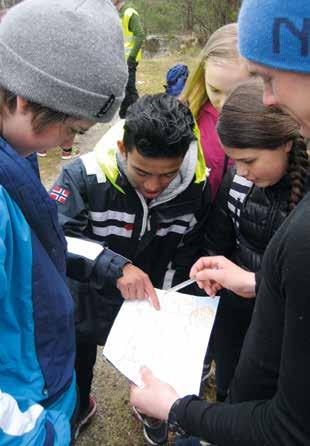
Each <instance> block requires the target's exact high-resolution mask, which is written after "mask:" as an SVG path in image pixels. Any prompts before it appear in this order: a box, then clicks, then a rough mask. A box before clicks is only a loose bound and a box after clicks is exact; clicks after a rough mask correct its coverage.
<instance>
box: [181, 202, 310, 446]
mask: <svg viewBox="0 0 310 446" xmlns="http://www.w3.org/2000/svg"><path fill="white" fill-rule="evenodd" d="M309 221H310V198H308V199H307V200H306V201H305V199H304V200H303V201H302V202H301V203H300V205H299V206H298V207H297V208H296V210H295V211H294V213H293V215H291V216H290V217H288V219H287V220H286V221H285V222H284V224H283V225H282V226H281V228H280V229H279V230H278V232H277V233H276V235H275V236H274V237H273V239H272V240H271V242H270V244H269V246H268V248H267V250H266V253H265V256H264V260H263V267H262V279H261V283H260V286H259V290H258V295H257V300H256V307H255V311H254V314H253V319H252V323H251V326H250V328H249V330H248V333H247V336H246V338H245V343H244V346H243V350H242V353H241V358H240V362H239V364H238V367H237V371H236V375H235V379H234V380H233V383H232V386H231V394H232V395H233V393H234V392H233V389H234V388H235V389H236V388H237V389H238V391H237V394H235V396H231V397H230V398H231V399H232V400H235V401H238V402H236V403H233V402H232V404H226V403H208V402H205V401H201V400H192V399H190V400H188V399H186V398H185V399H184V400H183V401H182V402H181V403H183V404H180V405H179V407H178V421H179V423H180V424H181V426H182V427H183V428H184V429H185V430H186V431H187V432H189V433H190V434H192V435H196V436H199V437H202V438H204V439H206V440H207V441H209V442H211V443H214V444H216V445H218V446H226V445H227V446H262V445H268V446H279V445H281V446H293V445H294V446H295V445H296V446H297V445H298V446H307V445H309V444H310V424H309V376H310V347H309V346H310V299H309V290H310V275H309V273H308V264H309V258H310V231H309ZM236 378H237V379H236ZM234 383H235V385H234ZM238 392H239V393H238ZM268 394H269V397H267V396H268ZM259 397H260V398H259Z"/></svg>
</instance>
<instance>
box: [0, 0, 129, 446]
mask: <svg viewBox="0 0 310 446" xmlns="http://www.w3.org/2000/svg"><path fill="white" fill-rule="evenodd" d="M126 81H127V66H126V62H125V58H124V50H123V38H122V31H121V28H120V25H119V19H118V16H117V13H116V11H115V9H114V7H113V5H112V3H111V2H110V1H109V0H65V1H64V0H48V1H45V0H25V1H24V2H22V3H20V4H19V5H17V6H15V7H13V8H12V9H10V10H9V11H8V13H7V14H6V15H5V16H4V18H3V20H2V22H1V25H0V130H1V135H0V213H1V219H0V283H1V286H0V302H1V313H0V314H1V315H0V327H1V339H2V342H1V346H0V358H1V360H0V399H1V404H0V444H10V445H12V446H15V445H16V446H17V445H18V446H20V445H26V444H27V445H29V446H34V445H36V446H37V445H50V446H68V445H69V444H71V442H72V441H73V438H74V431H75V428H76V419H77V411H78V408H77V395H76V379H75V373H74V361H75V328H74V308H73V302H72V298H71V296H70V293H69V291H68V288H67V285H66V260H67V259H66V257H67V256H66V242H65V239H64V236H63V233H62V230H61V228H60V227H59V225H58V219H57V210H56V206H55V203H53V202H52V200H50V198H49V196H48V194H47V192H46V191H45V189H44V187H43V185H42V184H41V182H40V179H39V175H38V171H37V163H36V156H35V154H34V152H36V151H39V150H42V149H48V150H49V149H51V148H53V147H56V146H57V145H68V146H69V145H72V142H73V139H74V136H75V135H76V133H80V132H85V131H86V130H87V129H88V128H90V127H91V126H92V125H93V124H94V123H95V122H108V121H109V120H110V119H111V118H112V116H113V115H114V113H115V112H116V110H117V109H118V107H119V105H120V103H121V101H122V98H123V91H124V88H125V85H126ZM32 154H34V156H31V155H32ZM58 192H59V196H58V199H59V200H66V198H67V195H68V193H67V191H66V190H60V191H58ZM69 261H70V257H69ZM70 264H71V265H73V268H72V271H71V276H72V277H74V274H75V268H74V255H73V256H72V259H71V263H70ZM79 278H80V279H81V277H79Z"/></svg>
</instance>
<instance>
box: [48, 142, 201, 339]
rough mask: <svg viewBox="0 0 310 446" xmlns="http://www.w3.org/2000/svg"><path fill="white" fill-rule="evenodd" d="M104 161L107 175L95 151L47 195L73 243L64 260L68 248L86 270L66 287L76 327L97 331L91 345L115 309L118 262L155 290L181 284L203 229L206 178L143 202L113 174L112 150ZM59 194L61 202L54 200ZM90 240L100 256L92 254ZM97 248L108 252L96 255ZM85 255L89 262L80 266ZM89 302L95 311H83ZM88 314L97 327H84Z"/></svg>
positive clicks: (120, 176) (102, 334)
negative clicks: (132, 267) (160, 199)
mask: <svg viewBox="0 0 310 446" xmlns="http://www.w3.org/2000/svg"><path fill="white" fill-rule="evenodd" d="M107 155H108V156H109V162H107V165H108V166H109V169H110V170H109V172H104V171H103V170H102V168H101V167H100V165H99V164H98V160H97V158H96V154H95V152H91V153H88V154H86V155H84V156H82V157H81V158H79V159H77V160H75V161H74V162H72V163H70V164H69V165H67V166H66V167H65V168H64V169H63V171H62V173H61V175H60V177H59V178H58V179H57V181H56V183H55V185H54V186H53V188H52V192H51V193H53V190H54V191H58V195H57V194H56V192H55V197H56V198H54V199H55V201H56V204H57V206H58V214H59V220H60V223H61V225H62V226H63V228H64V231H65V234H66V236H67V237H68V236H69V237H72V238H73V239H74V243H73V242H72V239H69V247H68V248H69V251H70V252H71V256H72V250H73V251H74V250H75V253H76V256H78V257H79V258H80V267H81V269H85V268H86V269H88V270H89V274H88V277H89V280H88V281H86V282H85V283H80V282H79V283H77V282H75V283H73V282H72V284H71V285H72V290H73V294H74V296H75V298H76V301H77V306H78V307H77V319H78V327H77V328H78V331H79V329H80V331H81V332H82V333H84V334H85V333H86V334H87V333H89V332H92V331H93V327H94V326H96V333H95V334H94V338H95V341H96V342H98V343H103V342H104V341H105V337H106V335H107V333H108V331H109V329H110V327H111V324H112V323H113V320H114V318H115V316H116V313H117V311H118V310H119V307H120V305H121V303H122V298H121V295H120V293H119V291H118V289H117V288H116V287H115V283H116V280H117V279H118V278H119V277H120V276H121V274H122V273H121V271H122V268H123V266H124V264H125V263H126V262H128V260H129V261H131V262H132V263H133V264H134V265H136V266H138V267H139V268H141V269H142V270H143V271H145V272H146V273H147V274H149V276H150V279H151V281H152V283H153V285H154V286H155V287H158V288H167V287H170V286H172V285H173V284H176V283H178V282H180V281H182V280H185V279H186V278H188V275H189V270H190V267H191V266H192V264H193V262H194V261H195V260H196V259H197V258H198V256H199V255H200V254H201V249H202V241H203V232H204V231H203V229H202V227H203V226H204V221H205V218H206V215H207V213H208V207H209V204H210V197H209V191H208V190H207V188H206V187H205V185H206V176H205V177H204V178H200V181H197V175H196V174H195V173H194V171H193V173H192V177H191V180H190V181H189V182H188V186H187V187H186V188H185V189H184V190H182V192H180V193H179V194H177V195H175V194H172V196H171V198H170V199H169V197H168V198H167V200H165V201H164V202H159V203H158V204H157V203H156V202H155V200H154V203H152V202H151V203H150V204H147V203H146V201H145V200H144V198H143V197H142V196H141V194H139V193H137V191H136V190H135V189H134V188H133V187H132V186H131V185H130V183H129V182H128V180H127V178H126V176H125V175H124V174H123V173H122V172H121V171H120V170H119V167H118V165H117V162H116V157H115V152H113V150H112V151H110V152H108V151H107ZM196 157H197V155H196ZM184 161H185V160H184ZM194 166H195V165H194ZM194 170H195V167H194ZM61 190H63V191H65V192H63V195H65V199H64V198H61V200H60V201H59V199H57V198H58V197H59V191H61ZM82 242H83V246H82V244H81V243H82ZM94 242H96V243H95V244H97V246H98V244H99V246H100V247H101V251H96V249H94V248H93V245H94ZM78 243H80V248H79V246H78ZM103 245H104V246H108V247H109V249H106V248H105V249H103V251H102V246H103ZM87 255H89V256H91V255H92V257H93V260H92V261H88V262H86V261H85V257H86V256H87ZM75 265H76V263H75ZM69 268H70V265H69ZM81 277H84V271H83V274H82V272H81ZM90 299H91V300H92V306H93V307H95V308H92V309H91V310H90V309H89V308H83V306H84V307H85V305H88V302H89V300H90ZM87 312H88V313H89V312H91V313H92V314H93V316H92V317H93V318H95V319H96V321H97V322H98V323H95V324H94V323H91V322H89V323H87V322H85V314H87ZM99 319H100V321H99ZM90 325H92V326H93V327H92V328H91V329H90V328H89V327H90ZM98 327H99V328H98Z"/></svg>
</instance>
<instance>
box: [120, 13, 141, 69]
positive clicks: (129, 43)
mask: <svg viewBox="0 0 310 446" xmlns="http://www.w3.org/2000/svg"><path fill="white" fill-rule="evenodd" d="M133 14H136V15H137V16H139V14H138V13H137V11H136V10H135V9H133V8H126V9H125V11H124V14H123V15H122V16H121V23H122V28H123V35H124V43H125V55H126V59H127V58H128V56H129V54H130V52H131V50H132V48H133V47H134V34H133V32H132V31H130V30H129V20H130V18H131V17H132V15H133ZM141 58H142V51H141V49H140V50H139V52H138V54H137V57H136V61H137V62H140V60H141Z"/></svg>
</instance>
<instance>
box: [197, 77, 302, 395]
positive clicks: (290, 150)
mask: <svg viewBox="0 0 310 446" xmlns="http://www.w3.org/2000/svg"><path fill="white" fill-rule="evenodd" d="M262 98H263V84H262V82H260V81H259V80H252V81H248V82H245V83H244V84H242V85H239V86H238V87H237V88H236V89H235V90H234V91H233V92H232V93H231V95H230V96H229V98H228V99H227V102H226V103H225V105H224V107H223V109H222V112H221V114H220V117H219V121H218V126H217V131H218V135H219V138H220V140H221V143H222V145H223V148H224V151H225V153H226V155H228V156H229V157H230V158H231V159H233V160H235V163H236V169H234V170H232V171H231V172H228V173H227V175H226V177H225V179H224V181H223V184H222V186H221V188H220V191H219V195H218V198H217V201H216V203H215V205H214V209H213V212H212V214H211V216H210V218H209V220H208V225H207V228H206V231H207V232H206V245H205V246H206V255H223V256H226V257H228V258H229V259H230V260H232V261H233V262H234V263H236V264H237V265H238V266H240V267H242V268H244V269H245V270H247V271H252V272H257V271H259V270H260V267H261V261H262V257H263V254H264V252H265V249H266V247H267V245H268V243H269V241H270V239H271V238H272V236H273V235H274V233H275V232H276V231H277V229H278V228H279V226H280V225H281V224H282V222H283V221H284V219H285V218H286V217H287V216H288V214H289V213H290V212H291V210H293V209H294V208H295V207H296V205H297V204H298V203H299V201H300V200H301V199H302V198H303V196H304V194H305V193H306V192H307V191H308V189H309V161H308V155H307V151H306V144H305V142H304V140H303V138H301V137H300V135H299V134H298V127H297V124H296V123H295V121H293V119H292V118H291V117H290V116H288V115H287V114H286V113H284V112H282V111H280V110H279V109H276V108H273V107H265V106H264V105H263V99H262ZM220 294H221V296H222V298H221V301H220V304H219V307H218V312H217V317H216V320H215V324H214V328H213V350H214V351H213V355H214V359H215V362H216V385H217V399H218V400H219V401H224V399H225V398H226V396H227V390H228V387H229V384H230V381H231V379H232V377H233V375H234V371H235V368H236V365H237V363H238V359H239V355H240V351H241V347H242V344H243V339H244V336H245V334H246V331H247V329H248V327H249V324H250V321H251V316H252V312H253V307H254V303H255V299H244V298H243V297H240V296H239V295H237V294H235V293H233V292H232V291H230V290H227V289H223V290H222V291H221V292H220ZM253 297H254V296H253Z"/></svg>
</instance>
